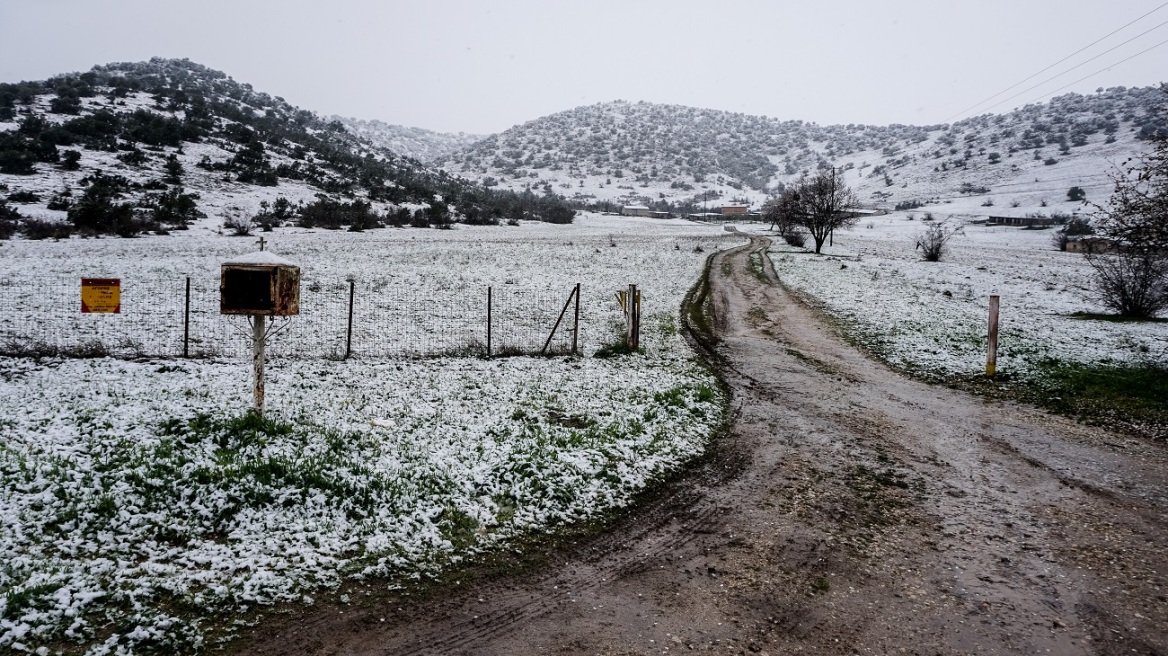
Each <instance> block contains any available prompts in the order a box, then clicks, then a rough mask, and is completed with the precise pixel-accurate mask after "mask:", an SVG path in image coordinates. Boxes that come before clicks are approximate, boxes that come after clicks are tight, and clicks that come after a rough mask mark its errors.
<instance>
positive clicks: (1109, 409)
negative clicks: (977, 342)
mask: <svg viewBox="0 0 1168 656" xmlns="http://www.w3.org/2000/svg"><path fill="white" fill-rule="evenodd" d="M1034 366H1035V367H1036V368H1037V372H1036V373H1033V374H1027V375H1025V376H1012V375H1011V374H1010V372H1008V371H1006V372H1001V371H999V372H998V375H997V376H995V377H994V378H993V379H989V378H986V377H985V376H973V377H963V378H960V379H957V378H955V379H953V380H950V381H948V382H949V383H950V384H951V385H952V386H953V387H956V388H958V389H963V390H966V391H970V392H974V393H976V394H984V395H986V396H989V397H991V398H1006V399H1014V400H1020V401H1025V402H1027V403H1033V404H1034V405H1037V406H1039V407H1042V408H1045V409H1047V410H1050V411H1051V412H1055V413H1058V414H1061V415H1066V416H1068V417H1073V418H1075V419H1078V420H1079V421H1083V422H1085V423H1089V424H1094V425H1099V426H1106V427H1108V428H1112V429H1116V430H1120V431H1123V432H1127V433H1131V434H1133V435H1139V436H1142V437H1148V438H1153V439H1159V440H1168V403H1166V402H1165V399H1168V366H1164V365H1159V364H1151V363H1135V364H1114V363H1108V364H1082V363H1075V362H1063V361H1060V360H1054V359H1049V358H1047V359H1040V360H1037V361H1036V362H1035V363H1034Z"/></svg>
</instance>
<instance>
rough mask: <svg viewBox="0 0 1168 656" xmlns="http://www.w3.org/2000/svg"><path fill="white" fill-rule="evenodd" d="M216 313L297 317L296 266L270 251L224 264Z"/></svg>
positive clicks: (297, 272) (297, 289)
mask: <svg viewBox="0 0 1168 656" xmlns="http://www.w3.org/2000/svg"><path fill="white" fill-rule="evenodd" d="M219 312H220V313H221V314H244V315H259V316H269V317H271V316H278V317H287V316H292V315H295V314H300V267H299V266H297V265H296V264H295V263H294V262H290V261H288V260H286V259H284V258H282V257H280V256H279V255H276V254H274V253H272V252H271V251H256V252H254V253H249V254H247V255H242V256H240V257H237V258H235V259H232V260H230V261H228V262H224V263H223V266H222V268H221V275H220V279H219Z"/></svg>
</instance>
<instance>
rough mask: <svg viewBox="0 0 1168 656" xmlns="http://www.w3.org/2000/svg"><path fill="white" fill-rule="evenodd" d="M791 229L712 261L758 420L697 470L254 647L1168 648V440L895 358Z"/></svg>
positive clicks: (272, 650) (725, 335)
mask: <svg viewBox="0 0 1168 656" xmlns="http://www.w3.org/2000/svg"><path fill="white" fill-rule="evenodd" d="M767 245H768V243H767V242H766V240H763V239H755V240H754V241H753V243H752V244H751V245H750V246H748V247H743V248H740V249H737V250H734V251H728V252H725V253H721V254H718V255H717V256H715V259H714V261H713V264H712V267H713V268H712V273H711V290H712V293H713V298H714V302H715V316H716V323H717V326H718V328H719V331H720V333H721V341H720V343H719V344H718V346H717V347H716V351H717V355H718V357H719V359H720V360H721V363H722V364H721V365H720V366H721V367H722V369H723V375H724V378H725V380H726V381H727V383H728V384H729V386H730V387H731V388H732V390H733V394H734V400H733V414H734V425H733V427H732V429H731V430H730V432H729V434H728V435H726V436H724V437H723V438H722V439H721V441H720V442H719V444H718V445H717V447H716V451H715V453H714V454H713V455H712V456H711V457H710V458H708V459H707V460H706V461H704V462H703V463H702V464H701V465H699V466H698V467H696V468H695V470H694V471H693V472H691V473H690V474H688V475H687V476H685V477H684V478H683V479H682V480H680V481H678V482H676V483H674V484H672V485H670V486H669V488H668V489H667V490H666V491H665V493H664V494H662V495H661V496H660V497H658V498H656V499H655V500H653V501H651V502H649V503H647V504H646V505H645V507H643V508H641V509H639V510H638V511H636V512H635V513H633V514H632V515H631V516H630V517H628V518H627V519H625V520H622V521H620V522H618V524H617V526H615V527H614V528H613V529H611V530H608V531H605V532H603V533H601V534H599V535H595V536H592V537H589V538H587V539H584V540H581V541H579V543H577V544H574V545H569V546H567V547H565V548H563V549H560V550H558V551H557V552H556V553H554V554H552V555H550V556H549V563H550V564H549V565H548V566H546V567H544V568H542V569H541V570H540V571H538V572H536V573H534V574H533V573H531V572H526V573H522V574H519V573H516V574H510V575H505V576H502V577H487V579H486V580H480V581H478V582H475V583H473V584H471V585H469V586H467V587H468V588H469V589H467V590H461V589H458V588H455V589H454V590H453V591H450V592H441V593H438V594H436V595H433V596H431V597H429V598H427V600H426V601H424V602H423V603H421V604H411V603H410V602H408V600H406V599H404V598H395V599H388V598H382V597H379V596H373V597H361V596H360V595H361V594H362V592H361V588H359V587H358V588H356V589H355V590H354V591H353V594H354V595H355V596H356V597H357V600H360V599H365V601H364V602H363V603H357V601H354V603H352V604H350V605H325V606H324V607H322V608H320V609H319V610H317V611H314V612H313V613H312V614H310V615H307V616H305V615H304V614H302V613H298V614H296V615H295V616H291V617H285V618H275V619H274V620H273V621H271V622H270V623H268V622H266V623H265V625H264V626H263V628H262V629H260V630H259V632H257V633H256V634H255V635H254V636H252V637H251V638H250V639H249V640H248V641H247V642H245V643H244V644H242V645H237V646H236V649H237V650H238V652H239V653H267V654H500V655H502V654H507V655H517V656H522V655H528V654H659V653H678V652H683V653H684V652H688V651H691V650H692V651H713V652H715V653H723V654H732V653H760V654H761V653H769V654H772V655H777V654H792V653H808V654H901V653H908V654H928V655H933V654H966V653H968V654H998V653H1011V654H1040V653H1051V654H1133V653H1138V654H1168V555H1166V554H1168V521H1166V520H1168V452H1166V450H1165V449H1164V448H1163V447H1161V446H1157V445H1154V444H1149V443H1146V442H1142V441H1137V440H1134V439H1131V438H1126V437H1123V436H1118V435H1115V434H1111V433H1106V432H1103V431H1100V430H1097V429H1093V428H1088V427H1084V426H1081V425H1078V424H1075V423H1074V422H1071V421H1068V420H1064V419H1062V418H1058V417H1052V416H1049V415H1046V414H1044V413H1042V412H1039V411H1036V410H1033V409H1030V408H1025V407H1017V406H1012V405H1003V404H1001V403H998V402H985V401H983V400H981V399H979V398H977V397H973V396H969V395H967V394H964V393H959V392H955V391H951V390H948V389H944V388H938V387H932V386H929V385H925V384H922V383H918V382H914V381H911V380H908V379H906V378H904V377H902V376H899V375H897V374H895V373H892V372H890V371H889V370H888V369H887V368H885V367H884V366H882V365H880V364H878V363H876V362H874V361H873V360H871V359H869V358H868V357H866V356H864V355H862V354H861V353H859V352H857V351H856V350H855V349H853V348H851V347H849V346H847V345H846V344H844V343H843V342H841V341H840V339H838V338H837V337H836V336H835V335H834V334H833V333H832V332H831V331H830V330H829V329H827V328H825V327H824V325H823V324H822V323H821V322H820V321H818V320H817V319H816V317H815V316H814V315H813V313H812V312H810V311H809V310H808V309H807V308H806V307H804V306H803V305H801V304H799V303H797V302H796V301H794V300H793V299H792V298H791V297H790V296H789V295H788V294H787V293H785V292H784V291H783V289H782V287H781V286H779V285H778V284H777V281H776V279H775V277H774V272H773V269H771V267H770V266H769V261H767V260H766V258H765V257H763V258H761V259H760V257H759V255H757V254H756V255H754V258H755V268H754V271H752V268H751V265H750V259H751V253H761V252H764V251H765V248H766V246H767ZM759 263H762V264H763V267H764V268H761V269H760V267H759V266H758V265H759Z"/></svg>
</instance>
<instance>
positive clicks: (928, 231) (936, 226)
mask: <svg viewBox="0 0 1168 656" xmlns="http://www.w3.org/2000/svg"><path fill="white" fill-rule="evenodd" d="M963 234H965V226H961V225H951V224H950V223H949V221H948V220H945V221H942V222H940V223H930V224H929V225H928V227H926V228H925V231H924V232H922V233H921V235H920V236H919V237H917V250H919V251H921V257H923V258H924V259H925V261H926V262H940V261H941V258H943V257H945V253H947V252H948V251H949V240H950V239H953V237H955V236H957V235H963Z"/></svg>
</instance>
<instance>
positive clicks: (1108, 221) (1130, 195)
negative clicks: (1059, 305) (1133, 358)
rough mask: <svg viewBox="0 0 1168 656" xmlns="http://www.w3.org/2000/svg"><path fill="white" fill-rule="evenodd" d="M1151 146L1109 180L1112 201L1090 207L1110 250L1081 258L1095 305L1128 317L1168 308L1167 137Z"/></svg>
mask: <svg viewBox="0 0 1168 656" xmlns="http://www.w3.org/2000/svg"><path fill="white" fill-rule="evenodd" d="M1162 88H1163V89H1164V90H1165V91H1166V92H1168V86H1164V87H1162ZM1152 144H1153V145H1152V151H1151V152H1150V153H1149V154H1147V155H1145V156H1143V157H1137V158H1133V159H1129V160H1128V161H1127V162H1125V163H1124V165H1123V167H1122V168H1121V169H1120V170H1119V171H1118V172H1117V173H1116V174H1115V175H1113V176H1112V180H1113V181H1114V183H1115V191H1114V192H1113V193H1112V194H1111V199H1110V200H1109V201H1108V203H1107V205H1106V206H1099V205H1096V206H1095V207H1096V215H1095V216H1096V224H1097V226H1098V232H1099V234H1101V235H1102V236H1104V237H1106V238H1107V239H1109V240H1110V242H1111V245H1110V247H1108V248H1106V249H1093V250H1088V251H1087V253H1086V255H1087V261H1088V262H1090V263H1091V266H1092V267H1093V268H1094V269H1095V281H1096V285H1095V287H1096V292H1097V293H1098V296H1099V299H1100V301H1102V302H1103V304H1104V305H1106V306H1108V307H1110V308H1111V309H1113V310H1115V311H1116V312H1118V313H1119V314H1120V315H1121V316H1127V317H1133V318H1149V317H1154V316H1156V314H1158V313H1160V312H1162V311H1163V310H1165V309H1168V133H1165V132H1163V131H1161V132H1159V133H1157V134H1155V135H1154V136H1153V137H1152Z"/></svg>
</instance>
